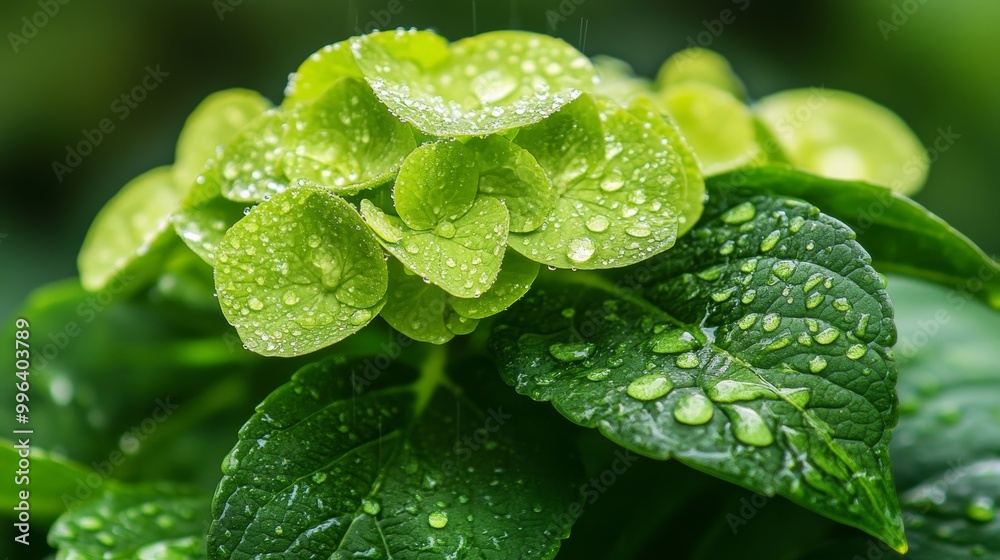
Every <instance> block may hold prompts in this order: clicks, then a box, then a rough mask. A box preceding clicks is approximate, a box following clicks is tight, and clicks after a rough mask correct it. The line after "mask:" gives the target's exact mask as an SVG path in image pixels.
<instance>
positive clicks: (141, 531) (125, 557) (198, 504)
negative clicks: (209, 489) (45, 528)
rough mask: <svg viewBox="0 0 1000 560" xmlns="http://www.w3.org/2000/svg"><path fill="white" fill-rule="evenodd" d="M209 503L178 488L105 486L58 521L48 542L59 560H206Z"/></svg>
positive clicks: (191, 491) (197, 494)
mask: <svg viewBox="0 0 1000 560" xmlns="http://www.w3.org/2000/svg"><path fill="white" fill-rule="evenodd" d="M208 504H209V500H208V496H205V495H203V494H201V493H200V492H198V491H195V490H193V489H190V488H187V487H183V486H177V485H172V484H142V485H133V486H126V485H121V484H118V483H115V482H107V483H106V484H105V486H104V488H103V490H102V491H101V493H100V494H99V495H98V496H96V497H95V498H93V499H91V500H88V501H87V502H84V503H83V504H82V505H80V506H79V507H76V508H74V509H72V510H70V511H68V512H67V513H65V514H64V515H63V516H62V517H60V518H59V519H58V520H57V521H56V524H55V525H54V526H53V527H52V530H51V531H50V532H49V538H48V541H49V544H50V545H51V546H52V547H54V548H58V549H59V553H58V555H57V558H59V559H70V558H102V559H105V560H132V559H134V558H141V559H144V560H145V559H150V560H154V559H155V560H183V559H192V560H196V559H199V558H205V557H206V556H205V541H204V535H205V531H206V529H207V528H208V524H209V520H210V518H209V507H208Z"/></svg>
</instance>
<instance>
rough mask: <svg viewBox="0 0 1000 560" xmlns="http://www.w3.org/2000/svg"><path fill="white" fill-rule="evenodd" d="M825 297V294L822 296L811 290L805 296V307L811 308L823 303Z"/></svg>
mask: <svg viewBox="0 0 1000 560" xmlns="http://www.w3.org/2000/svg"><path fill="white" fill-rule="evenodd" d="M825 297H826V296H824V295H823V294H821V293H819V292H813V293H811V294H809V297H807V298H806V309H813V308H815V307H816V306H818V305H819V304H821V303H823V300H824V299H825Z"/></svg>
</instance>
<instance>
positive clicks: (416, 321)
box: [382, 259, 455, 344]
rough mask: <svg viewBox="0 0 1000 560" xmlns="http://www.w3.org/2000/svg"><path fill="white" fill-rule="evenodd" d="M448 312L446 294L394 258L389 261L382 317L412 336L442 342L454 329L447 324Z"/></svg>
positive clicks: (446, 339) (427, 340) (422, 339)
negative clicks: (387, 287)
mask: <svg viewBox="0 0 1000 560" xmlns="http://www.w3.org/2000/svg"><path fill="white" fill-rule="evenodd" d="M451 314H452V310H451V307H450V305H449V304H448V294H447V293H445V291H444V290H442V289H441V288H439V287H437V286H435V285H434V284H431V283H430V282H425V281H423V280H422V279H421V278H420V277H419V276H417V275H416V274H413V273H410V272H409V271H407V270H406V269H404V268H403V265H402V264H400V263H399V262H398V261H396V260H395V259H392V260H391V261H390V262H389V290H388V292H387V294H386V300H385V307H383V308H382V318H383V319H385V322H386V323H389V325H390V326H391V327H392V328H394V329H396V330H397V331H399V332H401V333H403V334H405V335H406V336H408V337H410V338H412V339H413V340H419V341H420V342H430V343H431V344H444V343H445V342H448V341H449V340H451V339H452V338H455V333H453V332H452V331H451V329H449V328H448V316H449V315H451Z"/></svg>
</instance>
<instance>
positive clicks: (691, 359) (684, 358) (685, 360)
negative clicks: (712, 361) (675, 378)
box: [674, 352, 701, 369]
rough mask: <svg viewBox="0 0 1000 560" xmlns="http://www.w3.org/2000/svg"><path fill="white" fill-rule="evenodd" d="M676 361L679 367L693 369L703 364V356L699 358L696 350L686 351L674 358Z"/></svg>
mask: <svg viewBox="0 0 1000 560" xmlns="http://www.w3.org/2000/svg"><path fill="white" fill-rule="evenodd" d="M674 363H675V364H677V367H679V368H681V369H691V368H696V367H698V366H699V365H701V358H699V357H698V355H697V354H695V353H694V352H686V353H684V354H681V355H680V356H677V359H676V360H674Z"/></svg>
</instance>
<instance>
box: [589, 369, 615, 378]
mask: <svg viewBox="0 0 1000 560" xmlns="http://www.w3.org/2000/svg"><path fill="white" fill-rule="evenodd" d="M609 375H611V370H610V369H608V368H601V369H592V370H590V371H589V372H587V379H589V380H591V381H603V380H605V379H607V378H608V376H609Z"/></svg>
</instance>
